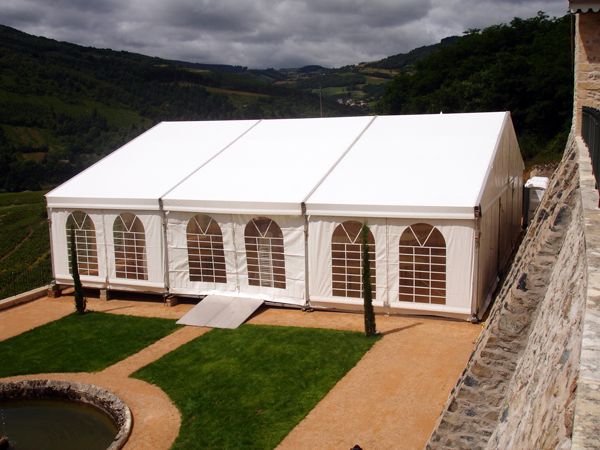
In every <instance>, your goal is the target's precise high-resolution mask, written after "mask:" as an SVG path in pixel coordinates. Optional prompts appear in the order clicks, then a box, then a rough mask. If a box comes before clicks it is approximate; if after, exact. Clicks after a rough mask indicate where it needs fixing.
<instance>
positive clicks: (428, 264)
mask: <svg viewBox="0 0 600 450" xmlns="http://www.w3.org/2000/svg"><path fill="white" fill-rule="evenodd" d="M399 252H400V271H399V284H400V286H399V287H400V290H399V292H400V301H404V302H417V303H432V304H438V305H445V304H446V241H445V240H444V236H443V235H442V233H441V232H440V231H439V230H438V229H437V228H435V227H433V226H431V225H429V224H425V223H418V224H414V225H411V226H410V227H408V228H407V229H406V230H405V231H404V232H403V233H402V235H401V236H400V246H399Z"/></svg>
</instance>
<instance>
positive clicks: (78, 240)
mask: <svg viewBox="0 0 600 450" xmlns="http://www.w3.org/2000/svg"><path fill="white" fill-rule="evenodd" d="M72 229H73V230H75V249H76V250H77V268H78V269H79V274H80V275H91V276H95V277H97V276H98V250H97V248H96V229H95V228H94V222H92V219H90V216H88V215H87V214H86V213H84V212H83V211H74V212H72V213H71V214H70V215H69V217H68V218H67V243H68V244H69V273H72V269H71V230H72Z"/></svg>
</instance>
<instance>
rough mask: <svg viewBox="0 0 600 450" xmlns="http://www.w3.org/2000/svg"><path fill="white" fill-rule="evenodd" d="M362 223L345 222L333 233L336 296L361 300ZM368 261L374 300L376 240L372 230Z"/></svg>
mask: <svg viewBox="0 0 600 450" xmlns="http://www.w3.org/2000/svg"><path fill="white" fill-rule="evenodd" d="M361 229H362V224H361V223H360V222H357V221H353V220H351V221H348V222H344V223H343V224H341V225H338V227H337V228H336V229H335V231H334V232H333V237H332V238H331V258H332V281H333V295H334V296H336V297H355V298H362V296H363V282H362V235H361ZM367 241H368V243H369V258H370V266H371V284H372V286H373V298H375V279H376V277H375V239H374V238H373V233H371V231H370V230H369V236H368V239H367Z"/></svg>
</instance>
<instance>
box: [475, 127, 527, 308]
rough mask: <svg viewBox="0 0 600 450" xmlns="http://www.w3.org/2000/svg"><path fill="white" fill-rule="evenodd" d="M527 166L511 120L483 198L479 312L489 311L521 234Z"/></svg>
mask: <svg viewBox="0 0 600 450" xmlns="http://www.w3.org/2000/svg"><path fill="white" fill-rule="evenodd" d="M523 170H524V164H523V159H522V157H521V152H520V149H519V144H518V141H517V137H516V134H515V131H514V127H513V125H512V121H511V120H510V117H508V120H507V121H506V123H505V127H504V129H503V131H502V134H501V136H500V139H499V141H498V148H497V149H496V154H495V157H494V161H493V164H492V168H491V171H490V173H489V177H488V179H487V183H486V185H485V187H484V190H483V193H482V196H481V202H480V205H481V218H480V220H479V231H480V237H479V252H478V254H479V261H478V262H477V267H478V275H477V293H476V298H475V303H476V309H477V311H482V310H485V308H487V305H488V304H489V302H490V301H491V295H492V293H493V291H494V289H495V288H496V285H497V283H498V280H499V273H500V271H501V270H502V269H503V268H504V267H505V265H506V263H507V262H508V259H509V257H510V255H511V253H512V251H513V249H514V246H515V244H516V242H517V239H518V238H519V235H520V233H521V210H522V202H523Z"/></svg>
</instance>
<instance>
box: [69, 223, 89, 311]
mask: <svg viewBox="0 0 600 450" xmlns="http://www.w3.org/2000/svg"><path fill="white" fill-rule="evenodd" d="M71 272H72V274H73V286H74V289H75V292H74V294H73V295H74V296H75V310H76V311H77V314H79V315H81V314H84V313H85V307H86V305H87V301H86V300H85V298H84V296H83V286H82V285H81V280H80V279H79V267H78V266H77V244H76V242H75V228H71Z"/></svg>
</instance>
